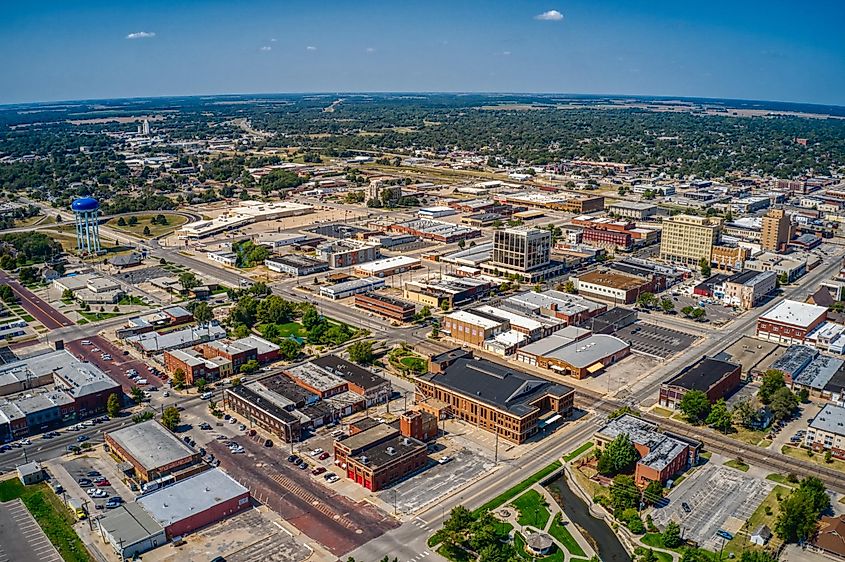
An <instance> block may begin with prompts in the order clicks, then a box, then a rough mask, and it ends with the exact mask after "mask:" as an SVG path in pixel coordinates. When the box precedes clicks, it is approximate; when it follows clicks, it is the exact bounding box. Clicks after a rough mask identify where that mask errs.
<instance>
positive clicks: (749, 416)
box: [732, 399, 760, 429]
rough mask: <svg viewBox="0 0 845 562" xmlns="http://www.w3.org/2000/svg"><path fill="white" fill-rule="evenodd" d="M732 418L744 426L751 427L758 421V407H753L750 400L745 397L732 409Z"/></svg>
mask: <svg viewBox="0 0 845 562" xmlns="http://www.w3.org/2000/svg"><path fill="white" fill-rule="evenodd" d="M732 414H733V419H734V421H736V422H737V423H739V424H740V425H741V426H743V427H745V428H749V429H750V428H753V427H754V426H755V425H756V424H757V423H758V421H759V417H760V416H759V413H758V409H757V408H755V407H754V405H753V404H752V403H751V400H749V399H746V400H742V401H741V402H739V403H738V404H737V405H736V406H735V407H734V409H733V412H732Z"/></svg>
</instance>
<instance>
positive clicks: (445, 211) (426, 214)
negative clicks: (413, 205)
mask: <svg viewBox="0 0 845 562" xmlns="http://www.w3.org/2000/svg"><path fill="white" fill-rule="evenodd" d="M455 214H457V211H456V210H455V209H453V208H452V207H423V208H421V209H420V210H419V211H417V215H418V216H419V217H420V218H421V219H436V218H440V217H448V216H449V215H455Z"/></svg>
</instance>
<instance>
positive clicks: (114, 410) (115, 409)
mask: <svg viewBox="0 0 845 562" xmlns="http://www.w3.org/2000/svg"><path fill="white" fill-rule="evenodd" d="M106 413H107V414H108V415H109V417H110V418H116V417H117V416H118V415H120V398H118V396H117V393H115V394H110V395H109V399H108V400H106Z"/></svg>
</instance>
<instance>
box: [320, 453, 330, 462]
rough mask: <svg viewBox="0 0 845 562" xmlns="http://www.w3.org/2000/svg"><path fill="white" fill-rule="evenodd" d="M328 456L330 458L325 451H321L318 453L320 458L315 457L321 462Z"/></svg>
mask: <svg viewBox="0 0 845 562" xmlns="http://www.w3.org/2000/svg"><path fill="white" fill-rule="evenodd" d="M330 456H331V455H329V453H327V452H326V451H323V452H322V453H320V456H319V457H317V458H318V459H320V460H321V461H324V460H326V459H327V458H329V457H330Z"/></svg>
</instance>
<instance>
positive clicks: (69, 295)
mask: <svg viewBox="0 0 845 562" xmlns="http://www.w3.org/2000/svg"><path fill="white" fill-rule="evenodd" d="M73 298H74V297H73V291H71V290H70V289H65V290H64V291H62V300H63V301H72V300H73Z"/></svg>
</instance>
